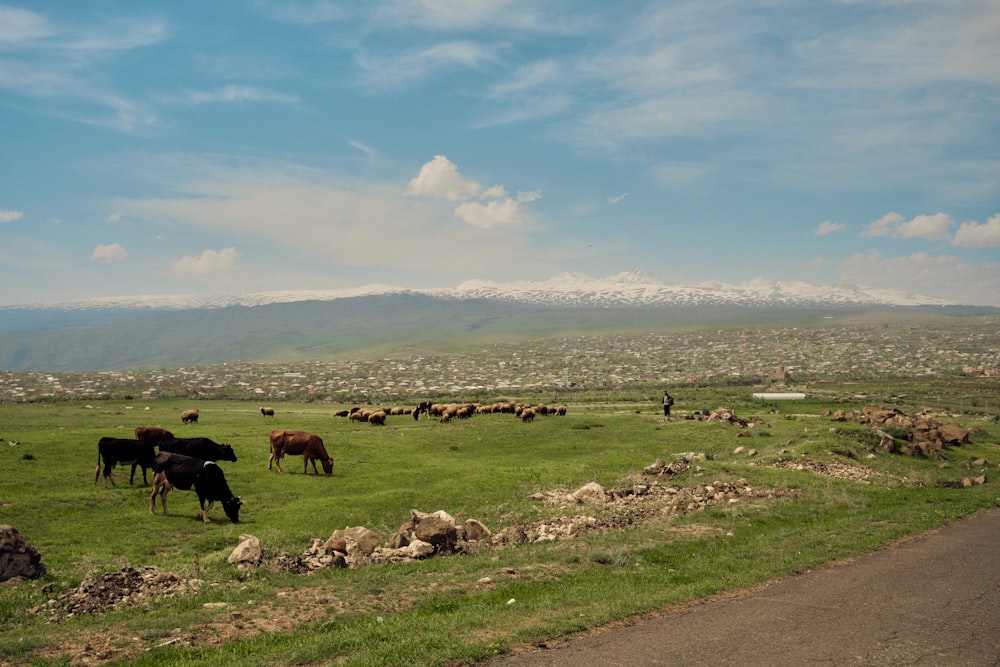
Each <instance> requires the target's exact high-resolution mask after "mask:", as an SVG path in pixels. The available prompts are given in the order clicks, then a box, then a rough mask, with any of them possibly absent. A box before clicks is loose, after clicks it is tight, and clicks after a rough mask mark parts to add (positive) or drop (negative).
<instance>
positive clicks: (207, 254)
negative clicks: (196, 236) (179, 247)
mask: <svg viewBox="0 0 1000 667" xmlns="http://www.w3.org/2000/svg"><path fill="white" fill-rule="evenodd" d="M239 258H240V253H239V251H238V250H236V248H232V247H230V248H223V249H222V250H219V251H218V252H216V251H215V250H206V251H204V252H203V253H201V255H199V256H198V257H191V256H189V255H185V256H183V257H181V258H180V259H179V260H177V261H176V262H174V263H173V265H172V267H171V270H172V271H173V273H174V275H177V276H184V277H198V276H205V275H208V274H211V273H217V272H219V271H226V270H228V269H231V268H232V267H233V266H234V265H235V264H236V260H238V259H239Z"/></svg>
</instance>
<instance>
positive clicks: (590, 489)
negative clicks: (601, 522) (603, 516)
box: [569, 482, 608, 504]
mask: <svg viewBox="0 0 1000 667" xmlns="http://www.w3.org/2000/svg"><path fill="white" fill-rule="evenodd" d="M569 497H570V498H571V499H572V500H573V501H574V502H578V503H597V504H603V503H606V502H608V495H607V494H606V493H605V492H604V487H602V486H601V485H600V484H598V483H597V482H588V483H587V484H584V485H583V486H581V487H580V488H579V489H577V490H576V491H574V492H573V493H571V494H569Z"/></svg>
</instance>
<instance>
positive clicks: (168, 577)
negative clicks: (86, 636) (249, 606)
mask: <svg viewBox="0 0 1000 667" xmlns="http://www.w3.org/2000/svg"><path fill="white" fill-rule="evenodd" d="M202 583H203V582H202V581H201V580H200V579H184V578H183V577H180V576H178V575H176V574H174V573H173V572H161V571H159V570H157V569H156V568H155V567H144V568H142V569H141V570H138V569H136V568H134V567H123V568H122V569H121V570H120V571H118V572H111V573H108V574H101V575H98V576H96V577H94V578H92V579H87V580H85V581H83V582H82V583H81V584H80V585H79V586H77V587H76V588H74V589H72V590H69V591H66V592H65V593H62V594H60V595H59V596H58V597H56V598H53V599H51V600H49V601H48V602H47V603H46V604H44V605H42V606H40V607H35V608H33V609H30V610H29V613H31V614H40V613H46V614H48V615H49V616H50V617H51V618H52V619H53V620H58V619H62V618H69V617H72V616H76V615H78V614H95V613H101V612H106V611H112V610H114V609H117V608H119V607H124V606H135V605H144V604H148V603H149V602H151V601H153V600H159V599H162V598H164V597H173V596H175V595H188V594H192V593H196V592H198V590H199V589H200V588H201V585H202Z"/></svg>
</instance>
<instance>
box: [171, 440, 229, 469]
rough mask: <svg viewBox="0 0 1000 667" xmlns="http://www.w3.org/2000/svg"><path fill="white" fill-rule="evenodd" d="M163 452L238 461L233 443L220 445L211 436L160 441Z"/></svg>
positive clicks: (207, 458) (214, 459) (202, 458)
mask: <svg viewBox="0 0 1000 667" xmlns="http://www.w3.org/2000/svg"><path fill="white" fill-rule="evenodd" d="M160 451H161V452H173V453H174V454H183V455H184V456H190V457H193V458H196V459H201V460H203V461H232V462H234V463H235V462H236V452H234V451H233V447H232V445H226V444H223V445H220V444H219V443H217V442H215V441H214V440H212V439H210V438H169V439H167V440H161V441H160Z"/></svg>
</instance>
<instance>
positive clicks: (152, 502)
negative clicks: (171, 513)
mask: <svg viewBox="0 0 1000 667" xmlns="http://www.w3.org/2000/svg"><path fill="white" fill-rule="evenodd" d="M171 488H173V487H171V486H170V483H169V482H168V481H166V479H164V480H163V481H162V482H161V481H160V480H158V479H157V478H156V477H155V476H154V477H153V489H152V490H151V491H150V492H149V513H150V514H156V494H157V493H159V494H160V502H161V503H162V504H163V516H166V515H167V514H168V512H167V492H168V491H169V490H170V489H171Z"/></svg>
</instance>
